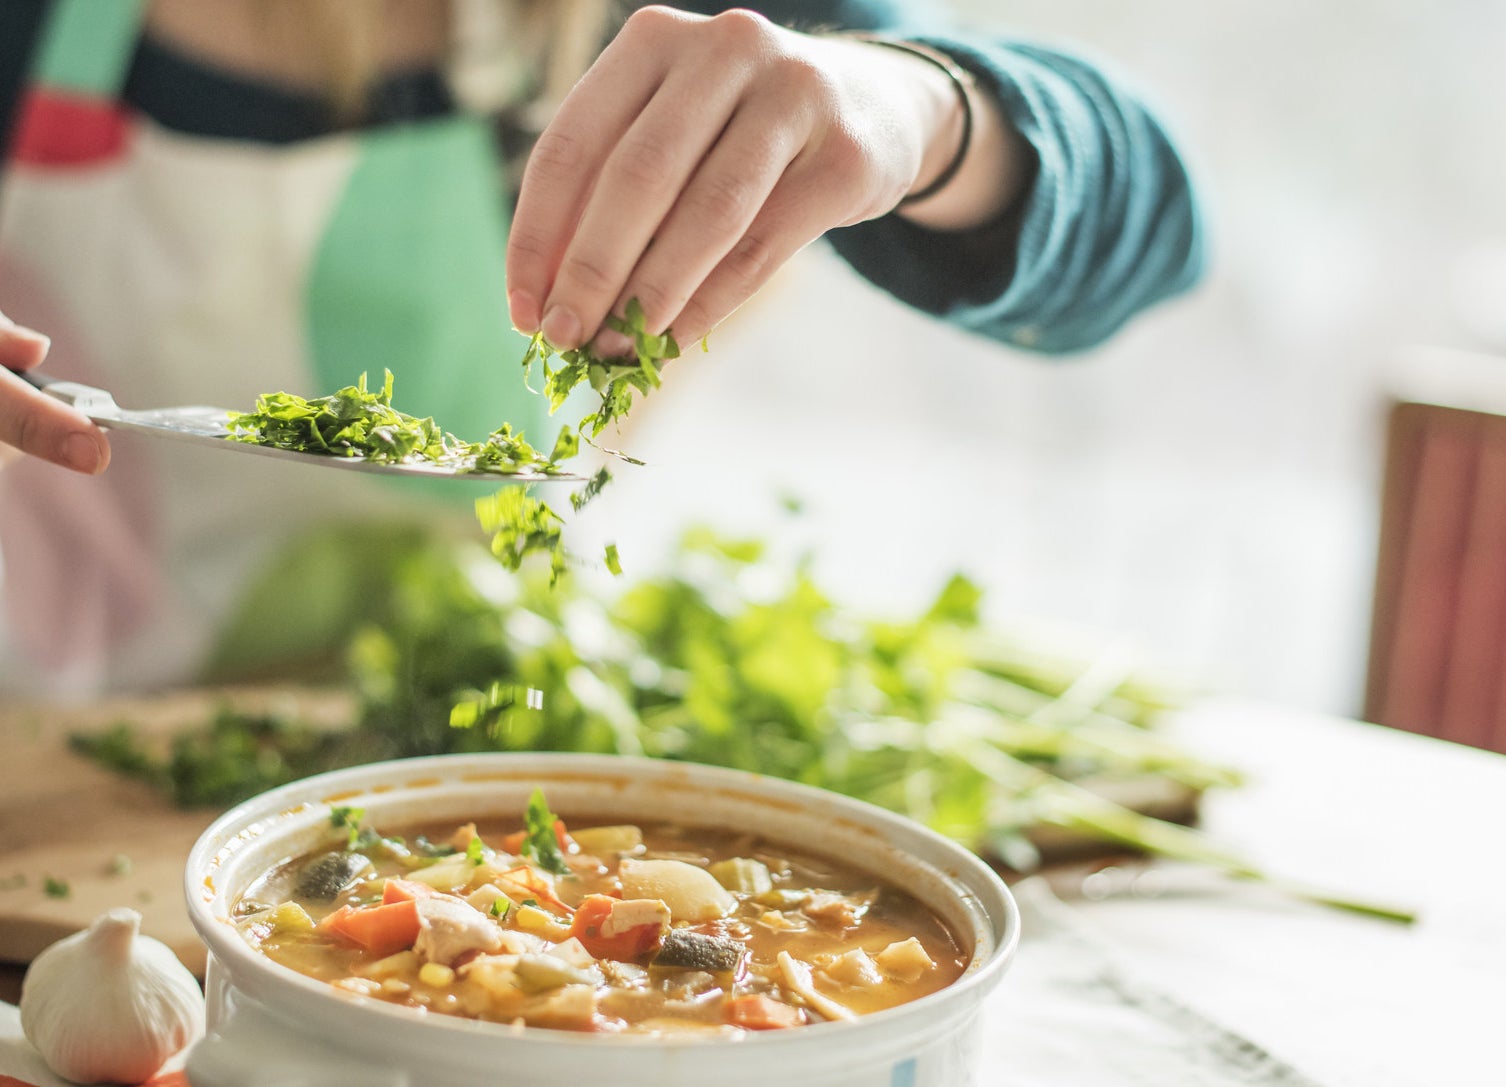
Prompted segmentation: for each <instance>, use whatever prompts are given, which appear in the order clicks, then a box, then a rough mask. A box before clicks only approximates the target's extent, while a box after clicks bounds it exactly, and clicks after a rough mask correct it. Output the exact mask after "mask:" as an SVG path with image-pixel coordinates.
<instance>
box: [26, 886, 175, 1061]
mask: <svg viewBox="0 0 1506 1087" xmlns="http://www.w3.org/2000/svg"><path fill="white" fill-rule="evenodd" d="M140 929H141V914H139V913H137V912H136V911H135V910H131V909H115V910H110V911H109V912H108V913H104V914H101V915H100V916H99V917H98V918H96V919H95V921H94V924H92V925H90V926H89V928H87V929H85V930H84V931H83V932H79V933H75V934H74V935H72V936H68V937H65V938H64V939H62V940H59V941H58V942H57V943H55V944H53V945H52V946H50V947H48V948H47V949H46V950H44V951H43V952H42V953H41V954H40V955H38V956H37V957H36V959H35V960H34V961H33V962H32V964H31V967H30V968H29V969H28V970H27V971H26V977H25V979H24V980H23V981H22V983H21V1029H22V1031H24V1032H25V1034H26V1037H27V1038H28V1039H30V1041H31V1044H32V1045H34V1046H36V1047H37V1050H38V1051H39V1052H40V1053H41V1054H42V1058H43V1059H44V1060H45V1061H46V1062H47V1066H48V1067H49V1068H51V1069H52V1070H53V1071H54V1072H56V1073H57V1074H58V1075H60V1076H62V1077H63V1078H64V1079H69V1080H73V1081H74V1082H75V1083H141V1082H142V1081H144V1080H148V1079H150V1078H151V1077H152V1076H153V1075H154V1074H155V1073H156V1072H157V1070H158V1069H160V1068H161V1067H162V1065H163V1064H164V1063H165V1062H166V1061H167V1059H168V1058H169V1057H171V1056H172V1055H173V1054H175V1053H177V1052H178V1051H179V1050H181V1049H183V1048H184V1047H185V1046H187V1045H188V1044H190V1043H191V1042H194V1041H196V1040H197V1039H198V1038H199V1036H200V1035H202V1034H203V1033H204V996H203V994H202V993H201V992H200V990H199V983H198V981H196V980H195V979H194V976H193V974H191V973H189V971H188V968H187V967H186V966H184V965H183V964H182V963H181V962H179V961H178V957H177V956H176V955H174V954H173V952H172V950H171V949H170V948H168V946H167V945H166V944H163V943H161V942H159V941H157V940H154V939H152V938H151V937H150V936H142V935H140Z"/></svg>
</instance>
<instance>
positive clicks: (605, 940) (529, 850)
mask: <svg viewBox="0 0 1506 1087" xmlns="http://www.w3.org/2000/svg"><path fill="white" fill-rule="evenodd" d="M332 823H333V824H335V826H333V827H332V840H331V843H330V845H329V847H328V848H325V849H322V850H318V851H315V852H312V853H309V854H305V855H303V856H299V857H295V858H292V859H290V860H288V861H286V862H284V863H282V864H279V865H277V866H275V867H274V868H273V869H272V870H270V871H269V872H267V873H266V874H265V875H264V876H263V877H262V878H260V879H259V880H257V881H256V882H255V883H254V884H253V885H252V886H251V887H250V888H248V890H247V891H246V893H245V894H244V895H243V896H242V898H241V900H240V901H239V903H238V904H237V907H236V910H235V918H236V923H237V926H238V928H239V930H240V932H241V933H242V935H243V936H244V937H245V938H246V940H247V941H248V942H249V943H250V944H251V945H252V946H253V947H255V948H257V949H258V950H260V951H261V952H262V953H264V954H266V955H267V956H269V957H270V958H272V959H274V960H275V961H277V962H279V963H281V964H282V965H284V966H286V967H288V968H290V969H292V970H296V971H298V972H299V973H301V974H305V975H307V976H309V977H312V978H315V979H318V980H321V981H325V982H328V983H330V984H332V985H335V986H338V987H340V988H342V989H346V990H350V991H353V992H357V993H360V994H363V995H366V996H369V997H372V998H375V999H379V1000H384V1001H390V1002H392V1003H395V1004H401V1005H407V1006H410V1007H414V1008H422V1009H426V1010H427V1011H430V1012H438V1013H445V1014H451V1015H459V1016H466V1017H470V1018H475V1019H486V1020H493V1021H497V1022H504V1023H523V1024H527V1025H529V1026H534V1027H546V1028H557V1029H568V1030H582V1031H598V1032H634V1033H644V1032H649V1033H663V1032H683V1031H716V1032H729V1033H736V1032H740V1031H744V1030H768V1029H783V1028H790V1027H798V1026H804V1025H807V1024H811V1023H818V1022H822V1021H825V1020H840V1019H847V1018H852V1017H854V1016H857V1015H862V1014H867V1013H871V1012H874V1011H879V1010H882V1009H884V1008H888V1007H892V1006H894V1005H897V1004H902V1003H905V1002H908V1001H911V1000H915V999H917V998H919V997H922V996H925V995H926V994H928V993H932V992H934V991H936V990H938V989H940V988H942V987H944V986H946V985H948V984H950V983H952V982H953V981H955V980H956V979H957V978H958V977H959V976H960V975H961V973H962V971H963V969H964V967H965V966H966V961H967V960H966V954H965V953H964V951H963V949H961V948H960V947H959V945H958V942H957V941H956V940H955V939H954V938H953V936H952V934H951V933H950V932H949V931H948V930H947V928H946V927H945V926H944V925H943V924H942V923H941V922H940V920H938V919H937V918H936V917H935V916H934V915H933V914H932V913H931V912H930V911H929V910H928V909H927V908H925V907H924V906H923V905H922V904H921V903H920V902H919V901H918V900H917V899H916V898H915V897H914V896H913V895H911V894H909V893H908V892H907V891H906V890H905V889H904V888H902V887H898V886H894V885H892V884H889V883H886V882H885V881H883V880H880V879H878V878H876V877H874V876H873V875H872V874H870V873H867V872H862V871H859V870H856V869H853V868H850V867H847V866H844V865H842V864H839V863H836V862H833V861H830V860H828V859H826V858H822V857H819V856H815V855H811V854H807V853H804V852H802V851H800V850H796V849H791V848H788V847H786V846H785V845H783V844H781V843H774V842H769V841H765V840H763V839H760V838H758V837H756V836H752V835H748V834H741V833H735V832H729V831H725V830H716V829H707V828H699V827H684V826H676V825H669V824H664V823H654V822H644V823H640V824H631V825H629V824H623V823H620V822H607V821H604V820H593V819H590V818H587V817H584V816H579V815H572V818H571V820H570V824H569V827H568V828H567V827H566V824H565V823H564V822H562V821H560V820H557V819H555V818H554V816H553V815H552V814H550V813H548V810H547V807H545V805H544V802H543V799H542V797H541V796H540V795H538V794H536V795H535V798H534V803H533V804H531V805H530V810H529V813H528V818H527V820H526V822H525V826H524V828H522V829H519V828H518V827H517V825H516V824H513V825H511V826H508V825H505V824H502V823H484V824H481V825H477V824H467V825H464V826H460V827H456V826H455V825H453V824H449V825H444V826H422V827H404V828H397V829H396V830H394V831H392V832H390V833H389V832H388V829H387V828H382V829H381V830H380V831H379V830H377V829H375V828H371V827H367V826H364V825H362V824H361V823H360V822H359V813H352V812H350V811H346V810H343V809H335V810H334V814H333V815H332Z"/></svg>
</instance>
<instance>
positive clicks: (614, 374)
mask: <svg viewBox="0 0 1506 1087" xmlns="http://www.w3.org/2000/svg"><path fill="white" fill-rule="evenodd" d="M607 325H608V326H609V327H611V328H613V329H615V330H616V331H618V332H621V333H622V334H623V335H624V336H627V337H628V338H629V339H630V340H632V341H633V360H632V361H628V360H626V359H603V358H601V357H599V356H597V355H596V354H594V353H593V352H592V351H591V350H590V349H589V348H586V347H578V348H575V349H573V350H570V351H563V352H556V351H555V349H554V348H553V347H552V346H551V345H550V344H549V342H548V341H547V340H545V339H544V336H543V334H542V333H538V334H536V335H535V336H534V337H533V339H532V341H531V342H530V343H529V345H528V350H527V351H526V352H525V353H524V355H523V373H524V376H525V380H526V378H527V376H528V374H529V372H530V371H531V370H532V368H533V365H534V363H538V364H539V366H540V367H541V368H542V370H543V372H544V389H543V392H544V395H545V396H546V397H548V399H549V410H550V411H551V412H554V411H558V410H559V408H560V407H561V406H562V405H563V404H564V403H565V400H566V398H567V397H569V395H570V393H571V392H572V391H574V390H575V388H576V387H577V386H579V385H580V384H582V383H583V382H588V383H589V384H590V386H591V388H592V389H593V390H595V392H596V394H597V395H598V396H599V397H600V398H601V402H600V404H599V405H598V406H597V408H596V410H595V411H592V412H591V413H589V414H588V415H586V416H585V417H583V418H582V419H581V421H580V423H579V430H580V432H581V433H582V434H587V433H589V435H590V437H592V438H597V437H599V436H600V435H601V432H602V431H603V430H605V429H606V428H607V427H608V426H610V425H611V424H612V423H614V422H617V421H618V420H619V419H621V418H623V417H624V416H625V415H627V413H628V411H629V410H630V409H631V407H632V405H633V401H634V399H635V397H634V395H633V394H634V392H637V393H638V394H639V395H640V396H646V395H648V392H649V390H650V389H657V388H658V387H659V383H660V381H659V368H660V367H661V366H662V365H663V364H664V363H666V362H668V361H669V360H670V359H675V358H679V357H680V345H679V344H677V343H676V342H675V338H674V336H673V335H671V334H670V333H668V332H665V333H663V334H661V335H653V334H651V333H650V332H649V331H648V330H647V328H646V327H645V318H644V313H643V306H642V305H641V304H640V303H639V301H638V299H636V298H630V299H628V302H627V305H626V306H625V307H624V309H623V316H622V317H618V316H616V315H615V314H614V315H612V316H610V317H608V318H607ZM703 346H704V345H703ZM556 358H557V359H558V360H559V365H557V366H555V367H551V366H550V361H551V360H553V359H556ZM609 452H610V450H609Z"/></svg>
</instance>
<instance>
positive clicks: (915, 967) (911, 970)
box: [874, 936, 936, 981]
mask: <svg viewBox="0 0 1506 1087" xmlns="http://www.w3.org/2000/svg"><path fill="white" fill-rule="evenodd" d="M874 961H875V962H877V964H878V968H879V969H880V970H882V971H883V972H884V975H885V976H886V977H891V978H893V979H894V980H896V981H915V980H917V979H918V978H919V977H920V975H922V974H924V973H925V972H926V971H927V970H934V969H935V968H936V963H935V962H934V961H932V959H931V956H930V955H927V954H926V949H925V948H924V947H922V946H921V943H920V941H919V940H917V939H916V938H915V937H914V936H911V937H910V938H909V939H908V940H900V941H899V942H898V943H893V944H890V945H889V946H888V947H886V948H884V950H882V951H880V952H879V953H878V954H877V955H876V956H874Z"/></svg>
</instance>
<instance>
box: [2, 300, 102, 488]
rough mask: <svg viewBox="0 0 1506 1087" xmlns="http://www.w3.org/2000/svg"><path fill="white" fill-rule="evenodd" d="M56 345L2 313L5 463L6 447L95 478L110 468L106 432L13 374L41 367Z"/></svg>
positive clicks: (3, 452) (3, 442)
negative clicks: (48, 350)
mask: <svg viewBox="0 0 1506 1087" xmlns="http://www.w3.org/2000/svg"><path fill="white" fill-rule="evenodd" d="M50 346H51V341H50V340H48V338H47V337H46V336H44V335H42V334H41V333H40V332H36V331H34V330H32V329H29V328H23V327H22V326H21V325H18V324H16V323H15V322H14V321H12V320H11V319H10V318H8V317H6V316H5V314H3V313H0V459H3V455H4V454H5V452H6V450H5V448H4V447H5V446H10V447H12V448H14V449H19V450H20V451H21V452H23V453H30V454H31V455H32V456H36V457H41V458H42V459H43V460H49V461H52V462H53V463H54V464H61V465H62V466H63V467H65V468H72V469H73V470H74V471H77V472H83V473H84V474H86V475H94V474H97V473H99V472H103V471H104V470H105V466H106V465H107V464H109V463H110V443H109V442H107V441H106V440H105V436H104V432H103V431H101V430H100V429H99V427H97V426H95V425H94V423H92V422H90V421H89V420H88V419H86V418H85V417H84V416H83V415H81V414H80V413H79V412H77V411H75V410H74V409H73V408H70V407H68V406H67V405H66V404H63V403H61V402H60V401H57V400H54V399H53V398H52V397H50V396H47V395H46V394H44V393H41V392H39V391H37V390H36V389H35V388H33V387H32V386H31V385H30V384H28V383H27V382H25V381H23V380H21V378H20V377H18V376H17V375H16V373H13V372H12V371H16V372H24V371H26V370H30V369H31V368H32V367H34V366H39V365H41V363H42V360H43V359H45V358H46V357H47V349H48V348H49V347H50Z"/></svg>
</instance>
